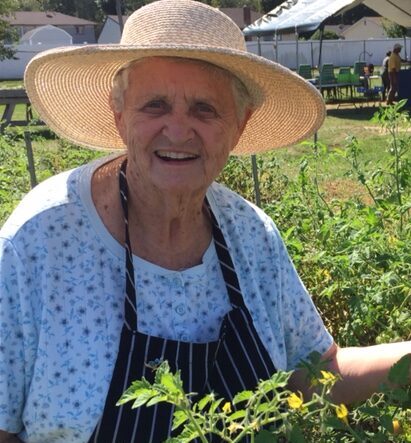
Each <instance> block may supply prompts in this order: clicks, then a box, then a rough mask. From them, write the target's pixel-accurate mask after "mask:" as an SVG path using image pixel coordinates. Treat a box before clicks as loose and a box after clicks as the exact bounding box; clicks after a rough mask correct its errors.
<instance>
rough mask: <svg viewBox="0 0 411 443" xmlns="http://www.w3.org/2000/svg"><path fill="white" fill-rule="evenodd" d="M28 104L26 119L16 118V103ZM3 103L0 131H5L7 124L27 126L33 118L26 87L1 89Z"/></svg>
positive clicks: (1, 103)
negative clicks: (14, 116) (14, 117)
mask: <svg viewBox="0 0 411 443" xmlns="http://www.w3.org/2000/svg"><path fill="white" fill-rule="evenodd" d="M20 104H24V105H25V106H26V113H25V116H26V118H25V120H14V119H13V114H14V111H15V109H16V105H20ZM1 105H3V106H4V109H3V114H2V116H1V118H0V133H3V132H4V129H5V128H6V127H7V126H27V125H28V124H29V123H30V122H31V120H33V113H32V110H31V105H30V100H29V98H28V97H27V93H26V90H25V89H24V88H18V89H0V106H1Z"/></svg>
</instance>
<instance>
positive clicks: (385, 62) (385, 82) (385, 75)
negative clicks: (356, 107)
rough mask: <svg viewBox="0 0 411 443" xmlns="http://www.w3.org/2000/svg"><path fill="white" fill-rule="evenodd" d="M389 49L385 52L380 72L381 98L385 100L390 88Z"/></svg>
mask: <svg viewBox="0 0 411 443" xmlns="http://www.w3.org/2000/svg"><path fill="white" fill-rule="evenodd" d="M390 55H391V51H388V52H387V53H386V54H385V57H384V60H383V61H382V74H381V80H382V86H383V90H382V100H383V101H385V99H386V97H387V94H388V91H389V90H390V78H389V76H388V61H389V59H390Z"/></svg>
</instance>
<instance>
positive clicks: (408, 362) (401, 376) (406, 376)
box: [388, 355, 411, 385]
mask: <svg viewBox="0 0 411 443" xmlns="http://www.w3.org/2000/svg"><path fill="white" fill-rule="evenodd" d="M410 368H411V355H404V357H402V358H401V359H400V360H398V361H397V363H395V364H394V365H393V366H392V367H391V369H390V372H389V373H388V380H389V381H390V382H391V383H395V384H399V385H406V384H408V383H409V382H410Z"/></svg>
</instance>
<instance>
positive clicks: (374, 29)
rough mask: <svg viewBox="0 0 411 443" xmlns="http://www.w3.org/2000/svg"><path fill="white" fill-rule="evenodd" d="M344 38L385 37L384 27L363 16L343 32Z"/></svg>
mask: <svg viewBox="0 0 411 443" xmlns="http://www.w3.org/2000/svg"><path fill="white" fill-rule="evenodd" d="M343 35H344V38H345V39H346V40H366V39H370V38H378V39H385V38H387V35H386V34H385V31H384V28H383V26H382V25H381V24H380V23H377V22H375V21H374V20H372V19H369V18H367V17H364V18H363V19H361V20H358V22H357V23H355V24H354V25H353V26H350V27H349V28H348V29H346V30H345V31H344V32H343Z"/></svg>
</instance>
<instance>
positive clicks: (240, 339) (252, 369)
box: [228, 316, 258, 380]
mask: <svg viewBox="0 0 411 443" xmlns="http://www.w3.org/2000/svg"><path fill="white" fill-rule="evenodd" d="M228 321H229V322H230V325H231V327H232V328H233V331H234V334H235V337H236V338H237V340H238V344H239V348H240V349H241V351H242V352H243V354H244V357H245V358H246V360H247V362H248V365H249V367H250V369H251V371H252V372H253V374H254V377H255V379H256V380H258V377H257V374H256V373H255V370H254V365H253V362H252V360H251V359H250V356H249V355H248V352H247V349H246V347H245V346H244V343H243V340H242V338H241V337H240V334H239V332H238V331H237V329H236V327H235V325H234V323H233V321H232V320H231V317H230V316H228ZM233 338H234V337H233ZM237 360H240V361H241V359H238V358H237ZM243 362H244V360H243Z"/></svg>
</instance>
